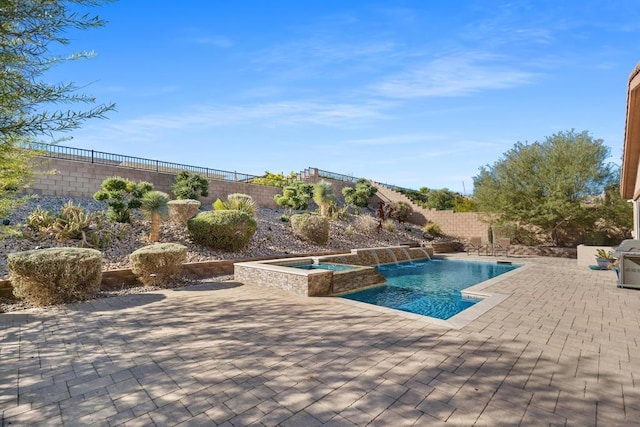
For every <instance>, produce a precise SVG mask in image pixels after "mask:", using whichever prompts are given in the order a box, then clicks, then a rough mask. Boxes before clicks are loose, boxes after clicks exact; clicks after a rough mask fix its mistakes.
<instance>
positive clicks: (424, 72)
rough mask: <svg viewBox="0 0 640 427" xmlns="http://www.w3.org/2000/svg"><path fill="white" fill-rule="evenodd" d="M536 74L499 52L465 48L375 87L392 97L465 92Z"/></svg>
mask: <svg viewBox="0 0 640 427" xmlns="http://www.w3.org/2000/svg"><path fill="white" fill-rule="evenodd" d="M535 76H536V74H535V73H532V72H529V71H524V70H521V69H518V68H517V67H515V66H513V65H508V64H506V61H505V60H504V59H503V58H500V57H499V56H496V55H491V54H483V53H473V52H461V53H459V54H455V55H449V56H443V57H441V58H438V59H435V60H433V61H430V62H428V63H426V64H424V65H421V66H414V67H412V68H411V69H409V70H408V71H405V72H403V73H400V74H397V75H395V76H392V77H389V78H387V79H385V80H383V81H381V82H379V83H377V84H375V85H373V91H374V92H375V93H377V94H379V95H381V96H385V97H389V98H423V97H442V96H462V95H468V94H471V93H475V92H479V91H483V90H489V89H506V88H511V87H516V86H522V85H526V84H530V83H531V82H532V81H533V79H534V77H535Z"/></svg>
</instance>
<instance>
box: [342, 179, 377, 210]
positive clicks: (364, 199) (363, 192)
mask: <svg viewBox="0 0 640 427" xmlns="http://www.w3.org/2000/svg"><path fill="white" fill-rule="evenodd" d="M377 192H378V189H377V188H376V187H374V186H373V185H372V184H371V183H370V182H369V181H367V180H366V179H364V178H360V179H358V180H357V181H356V185H355V187H344V188H343V189H342V195H343V196H344V201H345V203H347V204H349V205H353V206H356V207H360V208H364V207H367V205H368V204H369V199H370V198H371V197H373V196H375V194H376V193H377Z"/></svg>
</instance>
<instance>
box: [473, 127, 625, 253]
mask: <svg viewBox="0 0 640 427" xmlns="http://www.w3.org/2000/svg"><path fill="white" fill-rule="evenodd" d="M608 157H609V149H608V148H607V147H606V146H605V145H604V142H603V141H602V140H601V139H593V138H592V137H591V136H590V135H589V133H588V132H587V131H583V132H580V133H576V132H575V131H574V130H571V131H568V132H559V133H556V134H554V135H552V136H550V137H546V138H545V140H544V141H543V142H534V143H532V144H524V143H521V142H518V143H516V144H515V145H514V147H513V148H512V149H511V150H509V151H507V152H506V153H505V154H504V155H503V157H502V158H501V159H500V160H499V161H497V162H496V163H494V164H493V165H492V166H484V167H482V168H480V173H479V174H478V175H477V176H476V177H474V179H473V180H474V196H475V199H476V201H477V202H478V206H479V210H480V211H481V212H484V213H488V214H489V215H491V217H492V218H493V219H494V220H495V221H496V222H497V223H508V222H512V223H517V224H529V225H533V226H536V227H539V228H540V229H541V230H542V231H543V232H545V233H548V234H549V236H550V238H551V240H552V242H553V243H554V244H561V243H565V242H563V240H564V236H565V235H566V234H567V232H570V231H582V232H584V231H585V230H587V229H589V227H590V226H593V223H592V221H591V220H590V218H592V216H591V215H589V211H588V208H586V207H585V206H584V202H585V201H587V200H588V199H589V198H590V197H592V196H594V195H597V194H601V193H602V191H603V190H604V188H605V186H606V185H609V184H611V183H612V181H613V179H614V173H613V171H612V167H611V165H610V164H608V163H607V162H606V160H607V158H608Z"/></svg>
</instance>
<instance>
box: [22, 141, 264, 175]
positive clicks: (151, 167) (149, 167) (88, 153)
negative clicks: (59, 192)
mask: <svg viewBox="0 0 640 427" xmlns="http://www.w3.org/2000/svg"><path fill="white" fill-rule="evenodd" d="M31 147H32V148H33V149H35V150H38V151H41V152H42V154H41V155H42V156H44V157H50V158H55V159H64V160H75V161H80V162H88V163H95V164H103V165H111V166H119V167H123V168H129V169H138V170H146V171H152V172H159V173H170V174H177V173H178V172H180V171H189V172H194V173H198V174H201V175H203V176H205V177H207V178H210V179H217V180H220V181H233V182H251V181H252V180H253V179H254V178H259V177H258V176H257V175H250V174H246V173H240V172H236V171H233V172H231V171H225V170H220V169H211V168H207V167H202V166H191V165H184V164H180V163H172V162H164V161H162V160H152V159H145V158H142V157H131V156H124V155H122V154H113V153H106V152H104V151H96V150H85V149H82V148H73V147H65V146H62V145H51V144H33V145H32V146H31Z"/></svg>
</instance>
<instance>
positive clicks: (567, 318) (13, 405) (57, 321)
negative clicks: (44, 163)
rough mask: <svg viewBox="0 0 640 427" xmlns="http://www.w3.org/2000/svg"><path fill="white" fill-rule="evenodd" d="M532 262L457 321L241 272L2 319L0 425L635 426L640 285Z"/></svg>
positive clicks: (639, 415) (563, 263)
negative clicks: (285, 289) (468, 317)
mask: <svg viewBox="0 0 640 427" xmlns="http://www.w3.org/2000/svg"><path fill="white" fill-rule="evenodd" d="M464 258H465V259H466V258H467V257H466V256H464ZM482 259H484V260H489V257H482ZM526 261H527V262H529V263H531V264H532V267H530V268H527V269H523V270H522V271H521V272H519V273H518V274H514V275H513V276H511V277H510V278H508V279H505V280H503V281H500V282H498V283H495V284H494V285H492V286H491V287H490V288H489V289H487V290H486V291H488V292H494V293H501V294H504V295H507V296H508V297H507V298H506V300H504V301H503V302H501V303H499V304H498V305H497V306H496V307H494V308H492V309H491V310H489V311H488V312H486V313H485V314H483V315H481V316H480V317H478V318H477V319H476V320H473V321H472V322H470V323H469V324H468V325H466V326H464V327H462V328H461V329H459V330H457V329H451V328H447V327H445V326H442V325H436V324H433V323H428V322H426V321H424V320H420V319H415V318H411V317H408V316H402V315H398V314H397V313H393V312H384V311H380V310H373V309H370V308H368V307H367V306H366V305H363V304H358V303H354V302H351V301H349V302H346V301H344V300H336V299H332V298H304V297H295V296H291V295H287V294H284V293H280V292H274V291H272V290H265V289H261V288H257V287H253V286H250V285H244V284H240V283H234V282H228V283H213V282H212V283H203V284H201V285H197V286H192V287H189V288H184V289H179V290H167V291H162V292H153V293H147V294H139V295H129V296H122V297H117V298H109V299H102V300H96V301H92V302H87V303H82V304H74V305H68V306H64V307H61V308H56V309H49V310H29V311H25V312H17V313H5V314H0V360H2V363H1V364H0V378H1V381H0V411H1V414H2V422H1V423H0V425H12V426H19V425H47V426H49V425H65V426H71V425H74V426H75V425H89V424H92V423H98V424H100V425H109V426H118V425H121V426H129V425H131V426H133V425H162V426H167V425H180V426H187V425H227V426H239V425H269V426H275V425H285V426H288V425H291V426H299V425H305V426H312V425H318V426H320V425H336V426H350V425H356V426H360V425H373V426H384V425H398V426H405V425H407V426H408V425H463V426H464V425H478V426H482V425H525V426H529V425H536V426H537V425H565V424H566V425H580V426H587V425H638V423H640V348H639V347H640V292H639V291H636V290H629V289H618V288H616V287H615V274H614V273H613V272H610V271H591V270H588V269H585V268H582V267H578V266H577V265H576V263H575V261H574V260H564V259H546V258H532V259H527V260H526Z"/></svg>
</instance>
